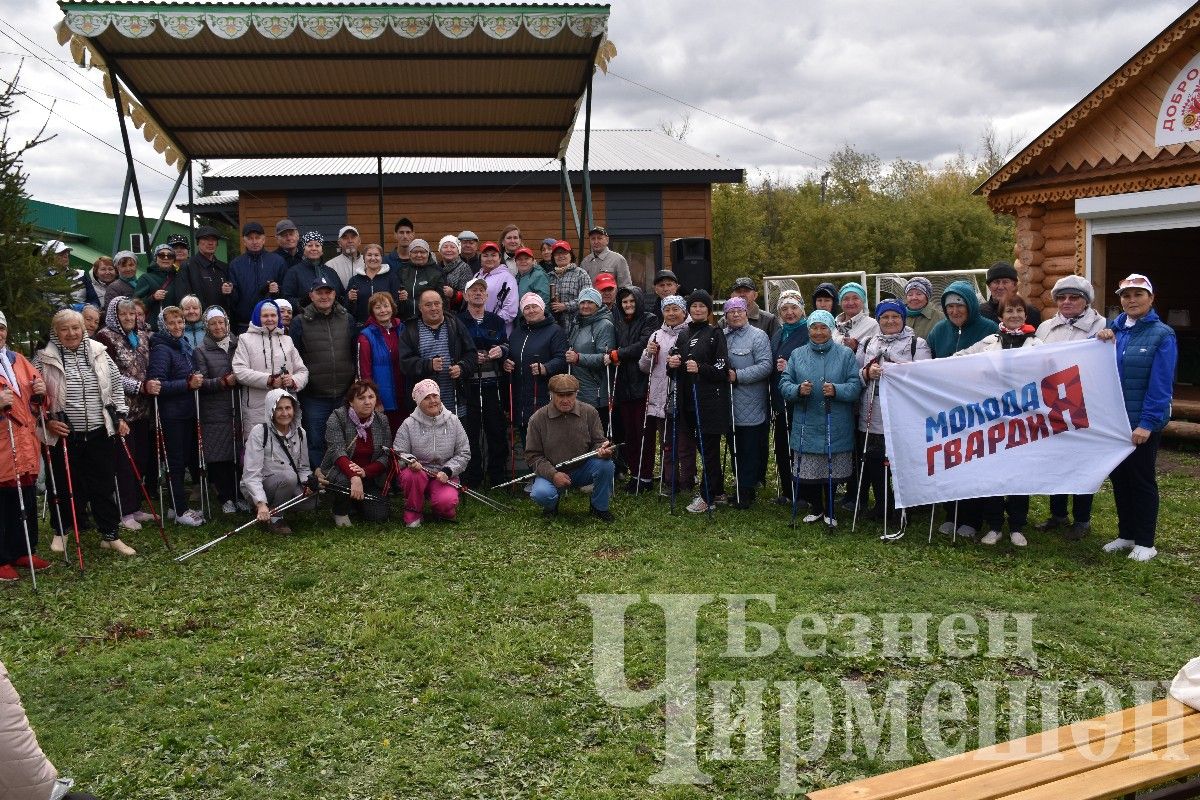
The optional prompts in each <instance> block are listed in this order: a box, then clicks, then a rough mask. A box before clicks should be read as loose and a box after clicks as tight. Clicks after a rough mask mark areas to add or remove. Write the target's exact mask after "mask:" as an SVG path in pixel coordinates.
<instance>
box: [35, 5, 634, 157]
mask: <svg viewBox="0 0 1200 800" xmlns="http://www.w3.org/2000/svg"><path fill="white" fill-rule="evenodd" d="M59 6H60V7H61V8H62V10H63V12H64V15H65V16H64V19H63V21H62V22H61V23H60V25H59V29H58V33H59V40H60V41H61V42H62V43H64V44H67V43H69V44H70V47H71V53H72V56H73V57H74V58H75V61H76V63H78V64H80V65H81V66H90V67H94V68H97V69H100V70H102V71H103V72H104V73H105V78H104V84H105V90H106V91H107V92H108V93H109V95H110V96H112V92H113V88H112V84H111V79H112V78H116V79H118V80H119V81H120V83H121V84H122V85H123V87H124V90H123V92H122V93H123V94H126V97H124V98H123V99H124V100H125V101H126V102H125V111H126V113H127V114H128V115H129V116H130V118H131V119H132V120H133V122H134V124H135V126H137V127H139V128H144V135H145V137H146V139H147V141H152V142H153V143H154V146H155V149H157V150H158V151H159V152H161V153H163V154H164V156H165V157H166V159H167V161H168V163H175V161H176V160H178V159H179V157H180V156H184V157H187V158H193V159H195V158H252V157H258V158H286V157H298V156H303V157H311V156H397V155H443V156H467V155H482V156H530V157H535V156H542V157H547V156H552V157H561V155H562V154H563V153H564V152H565V151H566V148H567V145H568V144H569V143H570V138H571V132H572V130H573V128H574V123H575V118H576V116H577V114H578V110H579V106H580V103H581V101H582V99H583V95H584V92H585V91H586V89H587V86H588V82H589V80H590V78H591V75H592V71H593V69H594V68H595V67H596V66H597V65H598V66H600V67H601V68H605V67H606V66H607V62H608V60H609V59H610V58H612V57H613V56H614V55H615V54H616V48H615V47H613V45H612V44H611V42H608V41H607V39H606V38H605V31H606V29H607V23H608V8H609V7H608V6H607V5H503V6H501V5H466V4H448V5H399V6H396V5H372V4H348V5H277V4H266V3H219V4H190V3H189V4H184V3H174V4H165V5H164V4H160V3H140V2H139V3H111V2H66V1H65V0H62V1H60V2H59Z"/></svg>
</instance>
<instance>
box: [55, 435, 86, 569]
mask: <svg viewBox="0 0 1200 800" xmlns="http://www.w3.org/2000/svg"><path fill="white" fill-rule="evenodd" d="M63 416H64V417H65V416H66V415H65V414H64V415H63ZM61 421H63V420H60V422H61ZM67 424H68V425H69V424H70V423H67ZM58 443H59V444H61V445H62V454H63V472H65V473H67V499H68V500H69V501H70V503H71V527H73V528H74V529H75V555H76V557H77V558H78V559H79V571H80V572H83V544H82V543H81V542H80V541H79V514H78V512H76V511H75V481H74V480H73V479H72V478H71V454H70V451H69V449H68V448H67V437H66V436H60V437H58Z"/></svg>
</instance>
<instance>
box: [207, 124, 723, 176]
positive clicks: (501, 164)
mask: <svg viewBox="0 0 1200 800" xmlns="http://www.w3.org/2000/svg"><path fill="white" fill-rule="evenodd" d="M577 133H578V132H577ZM567 168H568V169H569V170H572V171H578V170H582V169H583V136H582V135H578V136H574V137H572V138H571V145H570V147H569V148H568V150H567ZM737 169H739V168H738V167H735V166H733V165H731V164H729V163H728V162H726V161H723V160H721V159H720V158H719V157H717V156H715V155H711V154H709V153H705V152H703V151H701V150H697V149H696V148H694V147H692V146H691V145H689V144H687V143H686V142H681V141H679V140H678V139H675V138H672V137H670V136H667V135H666V134H665V133H661V132H659V131H652V130H593V131H592V139H591V149H590V152H589V153H588V171H589V172H593V173H595V172H664V171H666V172H693V171H695V172H719V171H721V172H723V171H730V170H737ZM376 170H377V167H376V163H375V159H374V158H303V159H295V158H290V159H280V158H252V159H242V160H240V161H235V162H233V163H232V164H228V165H226V166H224V167H222V168H220V169H218V170H215V171H214V172H213V173H212V174H211V175H210V176H209V177H210V178H216V179H219V180H222V181H224V180H230V179H241V178H266V177H300V176H319V175H375V174H376ZM383 171H384V174H385V175H398V174H406V175H435V174H447V173H503V172H551V173H557V172H560V171H561V167H560V166H559V163H558V161H557V160H556V159H553V158H444V157H441V158H439V157H431V156H411V157H404V158H385V159H383Z"/></svg>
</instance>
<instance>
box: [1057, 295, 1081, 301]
mask: <svg viewBox="0 0 1200 800" xmlns="http://www.w3.org/2000/svg"><path fill="white" fill-rule="evenodd" d="M1058 299H1059V300H1066V301H1068V302H1069V301H1072V300H1082V299H1083V295H1081V294H1060V295H1059V296H1058Z"/></svg>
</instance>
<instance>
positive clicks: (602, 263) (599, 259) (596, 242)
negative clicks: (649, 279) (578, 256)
mask: <svg viewBox="0 0 1200 800" xmlns="http://www.w3.org/2000/svg"><path fill="white" fill-rule="evenodd" d="M588 242H589V243H590V244H591V246H592V252H590V253H588V254H587V255H586V256H584V257H583V260H582V261H580V262H579V266H581V267H583V270H584V272H586V273H587V274H588V276H589V277H590V278H591V279H592V285H593V286H594V285H595V284H596V276H597V275H599V274H600V273H601V272H607V273H608V274H610V275H612V276H613V277H614V278H616V279H617V286H618V287H621V286H633V279H632V278H631V277H630V276H629V262H628V261H626V260H625V256H623V255H621V254H620V253H614V252H613V251H612V250H609V249H608V231H607V230H606V229H605V228H603V227H601V226H599V225H597V226H596V227H594V228H592V229H591V230H590V231H588Z"/></svg>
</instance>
